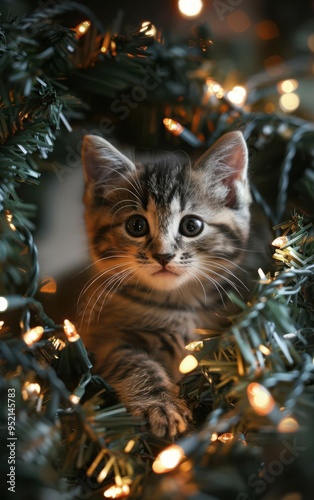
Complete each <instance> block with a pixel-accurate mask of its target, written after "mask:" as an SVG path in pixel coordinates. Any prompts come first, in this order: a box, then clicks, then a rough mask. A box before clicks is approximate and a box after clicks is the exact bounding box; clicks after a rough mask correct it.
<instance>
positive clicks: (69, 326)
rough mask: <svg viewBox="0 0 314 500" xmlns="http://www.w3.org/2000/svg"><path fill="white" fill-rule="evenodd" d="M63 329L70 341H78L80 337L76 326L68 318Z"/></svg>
mask: <svg viewBox="0 0 314 500" xmlns="http://www.w3.org/2000/svg"><path fill="white" fill-rule="evenodd" d="M63 330H64V333H65V334H66V336H67V339H68V341H69V342H76V341H77V340H78V339H79V338H80V336H79V334H78V333H77V331H76V328H75V326H74V325H73V323H71V321H69V320H68V319H65V320H64V322H63Z"/></svg>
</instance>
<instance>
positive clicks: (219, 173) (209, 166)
mask: <svg viewBox="0 0 314 500" xmlns="http://www.w3.org/2000/svg"><path fill="white" fill-rule="evenodd" d="M195 168H196V169H202V170H204V171H205V172H206V173H207V175H208V176H209V178H210V180H211V183H212V184H213V185H215V186H216V190H217V192H219V187H220V188H221V189H220V194H224V199H225V200H224V201H225V204H226V205H227V206H229V207H230V208H233V207H236V206H238V205H241V204H242V203H243V202H246V203H248V202H249V201H250V200H251V197H250V192H249V186H248V149H247V145H246V142H245V140H244V137H243V135H242V133H241V132H239V131H235V132H229V133H227V134H224V135H223V136H222V137H220V139H218V141H216V142H215V143H214V144H213V146H212V147H211V148H210V149H209V150H208V151H206V153H205V154H204V155H203V156H202V157H201V158H200V159H199V160H198V161H197V163H196V164H195ZM222 188H224V189H222ZM241 202H242V203H241Z"/></svg>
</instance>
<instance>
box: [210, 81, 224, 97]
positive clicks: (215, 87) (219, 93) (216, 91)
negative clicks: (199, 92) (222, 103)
mask: <svg viewBox="0 0 314 500" xmlns="http://www.w3.org/2000/svg"><path fill="white" fill-rule="evenodd" d="M206 85H207V87H208V92H209V93H210V94H212V95H215V96H216V97H217V98H218V99H221V98H222V97H223V95H224V90H223V88H222V86H221V85H220V83H218V82H215V80H212V79H211V78H207V80H206Z"/></svg>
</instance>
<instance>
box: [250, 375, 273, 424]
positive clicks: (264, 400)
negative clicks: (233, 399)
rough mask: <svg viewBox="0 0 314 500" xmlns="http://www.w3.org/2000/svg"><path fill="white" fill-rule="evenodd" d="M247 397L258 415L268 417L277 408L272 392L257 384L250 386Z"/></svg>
mask: <svg viewBox="0 0 314 500" xmlns="http://www.w3.org/2000/svg"><path fill="white" fill-rule="evenodd" d="M247 395H248V399H249V402H250V404H251V406H252V407H253V408H254V410H255V411H256V413H257V414H258V415H262V416H264V415H268V414H269V413H270V412H271V411H272V410H273V409H274V407H275V401H274V398H273V397H272V395H271V394H270V392H269V391H268V390H267V389H266V387H264V386H263V385H261V384H258V383H257V382H252V383H251V384H249V385H248V387H247Z"/></svg>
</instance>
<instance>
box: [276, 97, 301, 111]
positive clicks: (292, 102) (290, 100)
mask: <svg viewBox="0 0 314 500" xmlns="http://www.w3.org/2000/svg"><path fill="white" fill-rule="evenodd" d="M279 105H280V107H281V109H282V110H283V111H286V112H287V113H292V111H295V110H296V109H297V108H298V107H299V105H300V97H299V96H298V95H297V94H295V93H294V92H291V93H289V94H282V95H281V96H280V98H279Z"/></svg>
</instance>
